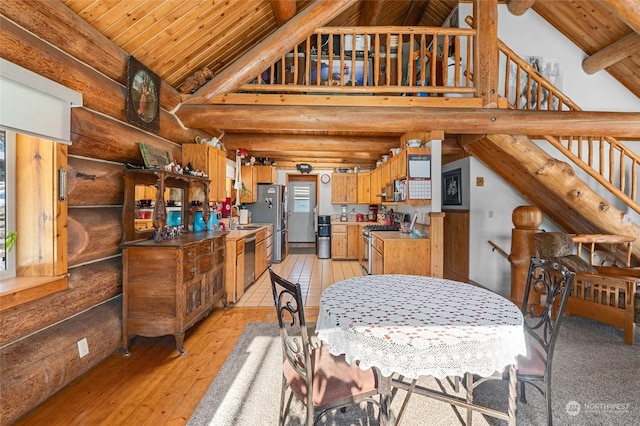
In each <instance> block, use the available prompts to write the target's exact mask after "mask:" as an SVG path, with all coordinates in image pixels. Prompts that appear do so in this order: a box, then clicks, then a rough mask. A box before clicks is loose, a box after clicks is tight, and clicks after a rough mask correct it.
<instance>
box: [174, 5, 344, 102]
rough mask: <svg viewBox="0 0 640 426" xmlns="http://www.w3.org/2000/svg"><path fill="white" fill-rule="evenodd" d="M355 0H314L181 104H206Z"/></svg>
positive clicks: (249, 76)
mask: <svg viewBox="0 0 640 426" xmlns="http://www.w3.org/2000/svg"><path fill="white" fill-rule="evenodd" d="M354 2H355V0H332V1H316V2H314V3H313V4H311V5H310V6H309V7H307V8H306V9H304V10H303V11H301V12H300V13H299V14H297V15H296V16H295V17H294V18H293V19H290V20H289V21H288V22H287V23H286V24H284V25H283V26H282V27H281V28H280V29H279V30H278V31H276V32H275V33H273V34H272V35H271V36H269V37H267V38H266V39H264V40H263V41H261V42H260V43H257V44H256V45H255V46H253V47H252V48H251V49H250V50H249V51H248V52H247V53H246V54H244V55H242V56H241V57H240V58H239V59H238V60H236V61H235V62H233V63H232V64H231V65H229V66H228V67H226V68H225V69H223V70H222V71H221V72H220V73H219V74H218V75H216V76H215V77H214V78H213V79H212V80H210V81H209V82H208V83H207V84H205V85H204V86H202V87H201V88H200V89H198V91H197V92H195V93H194V94H193V95H191V96H190V97H189V98H188V99H187V100H186V101H185V102H184V104H206V103H207V102H208V100H209V99H211V98H212V97H214V96H216V95H219V94H223V93H229V92H232V91H234V90H236V89H238V88H239V87H240V86H242V85H243V84H244V83H246V82H247V81H248V80H250V79H251V78H252V76H256V75H258V74H259V73H260V72H262V71H264V70H265V69H266V68H267V67H269V66H270V65H272V64H273V63H274V62H275V61H276V59H278V58H279V57H281V56H282V55H284V54H286V53H287V52H289V51H291V49H293V47H294V46H295V45H296V44H297V43H299V42H300V41H301V40H304V39H305V38H306V37H308V36H309V35H310V34H311V33H313V31H315V29H316V28H318V27H321V26H322V25H324V24H325V23H327V22H329V21H330V20H331V18H333V17H334V16H337V15H339V14H340V13H341V12H342V11H344V10H345V9H346V8H348V7H349V6H351V5H352V4H353V3H354Z"/></svg>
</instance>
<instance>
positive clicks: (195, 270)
mask: <svg viewBox="0 0 640 426" xmlns="http://www.w3.org/2000/svg"><path fill="white" fill-rule="evenodd" d="M197 271H198V268H196V267H195V266H194V267H193V268H191V269H189V272H191V275H195V274H196V272H197Z"/></svg>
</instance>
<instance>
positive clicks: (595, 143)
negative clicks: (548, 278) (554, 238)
mask: <svg viewBox="0 0 640 426" xmlns="http://www.w3.org/2000/svg"><path fill="white" fill-rule="evenodd" d="M498 45H499V49H500V56H501V58H500V59H501V60H500V63H501V64H504V67H505V68H504V69H503V72H502V73H500V74H501V76H502V79H503V81H502V83H503V84H501V86H502V87H503V88H502V92H501V93H500V95H501V96H503V97H504V98H505V99H507V100H508V101H509V107H510V108H517V109H529V110H534V109H535V110H554V111H580V108H579V107H578V106H577V105H576V104H575V103H574V102H572V101H571V100H570V99H569V98H568V97H567V96H566V95H564V94H563V93H562V92H560V91H559V90H558V89H557V88H555V87H554V86H553V85H552V84H551V83H550V82H549V81H548V80H547V79H545V78H544V77H543V76H542V75H541V74H540V73H539V72H538V71H537V70H536V69H534V68H533V67H532V66H531V65H530V64H529V63H527V62H526V61H524V60H523V59H521V58H519V57H518V56H517V55H516V54H515V53H514V52H513V51H511V50H510V49H509V48H508V47H506V46H505V45H504V44H503V43H502V42H500V41H499V44H498ZM515 88H517V90H515ZM531 138H536V139H538V140H541V141H547V142H548V143H549V144H550V145H551V146H552V147H554V148H555V149H557V150H558V151H559V152H560V153H562V154H564V155H565V156H566V157H567V158H568V159H569V160H570V161H572V162H573V164H574V165H575V166H576V167H578V168H580V169H581V170H584V171H585V172H586V173H587V174H588V175H589V176H590V177H591V178H593V180H594V181H595V182H597V184H599V185H601V186H602V187H603V188H605V189H606V190H608V191H609V192H610V193H611V194H612V195H613V197H615V201H614V202H610V201H608V200H606V199H604V198H602V197H601V196H600V195H598V193H597V192H596V191H594V190H593V189H592V187H591V186H590V185H588V184H586V183H585V182H584V181H582V180H581V179H580V178H578V177H577V176H576V174H575V171H574V169H573V168H572V166H571V165H570V164H568V163H565V162H562V161H560V160H557V159H555V158H553V157H552V156H551V155H550V154H549V153H548V152H547V151H545V150H543V149H542V148H541V147H540V143H539V142H534V141H533V140H532V139H531ZM465 150H466V151H467V152H468V153H470V154H471V155H473V156H474V157H475V158H477V159H478V160H480V161H481V162H482V163H484V164H485V165H486V166H487V167H489V168H491V169H492V170H493V171H494V172H495V173H496V174H498V175H500V176H501V177H502V178H503V179H505V180H506V181H507V182H509V183H510V184H511V185H512V186H513V187H514V188H516V189H517V190H518V191H519V192H520V193H521V194H522V195H523V197H524V198H526V199H527V200H528V201H529V202H531V203H532V204H534V205H536V206H537V207H538V208H540V209H541V210H542V212H543V213H544V214H545V216H547V217H548V218H550V219H551V220H552V221H553V222H554V223H556V224H557V225H558V226H560V227H561V228H563V229H564V230H565V231H566V232H571V233H587V234H623V235H630V236H633V237H635V238H636V239H637V241H640V226H638V225H637V224H635V223H633V222H632V220H631V218H630V217H629V215H628V214H626V213H625V210H626V209H627V208H631V209H633V210H634V211H636V212H638V213H640V205H639V204H638V197H639V194H638V181H639V180H640V157H639V156H638V155H636V154H635V153H634V152H632V151H630V150H628V149H627V148H626V147H625V146H624V145H623V144H622V143H621V142H620V141H618V140H616V139H614V138H611V137H607V136H604V135H601V136H593V135H588V136H560V135H544V136H538V135H487V136H486V137H484V138H482V139H480V140H478V141H476V142H473V143H471V144H469V145H467V146H466V147H465ZM613 197H612V198H613ZM614 204H615V205H614ZM623 209H624V210H623ZM615 254H616V256H617V257H621V256H622V257H621V258H624V257H623V250H622V247H620V248H619V252H618V253H615ZM632 263H633V265H635V266H640V244H635V246H634V249H633V260H632Z"/></svg>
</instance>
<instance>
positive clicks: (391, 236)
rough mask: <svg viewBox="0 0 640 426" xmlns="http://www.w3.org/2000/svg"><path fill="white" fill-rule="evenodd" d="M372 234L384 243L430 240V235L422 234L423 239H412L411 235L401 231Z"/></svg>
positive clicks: (375, 232) (374, 232)
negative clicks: (389, 241)
mask: <svg viewBox="0 0 640 426" xmlns="http://www.w3.org/2000/svg"><path fill="white" fill-rule="evenodd" d="M372 234H373V235H374V236H375V237H376V238H379V239H381V240H382V241H388V240H416V241H419V240H428V239H429V235H427V234H424V233H423V234H422V236H421V237H412V236H411V234H407V233H404V232H400V231H373V232H372Z"/></svg>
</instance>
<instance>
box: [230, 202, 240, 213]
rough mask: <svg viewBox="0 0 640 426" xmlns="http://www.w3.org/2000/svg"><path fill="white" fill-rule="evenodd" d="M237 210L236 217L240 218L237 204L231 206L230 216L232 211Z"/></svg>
mask: <svg viewBox="0 0 640 426" xmlns="http://www.w3.org/2000/svg"><path fill="white" fill-rule="evenodd" d="M234 208H235V209H237V210H238V211H237V212H236V216H240V206H239V205H237V204H234V205H232V206H231V216H233V209H234Z"/></svg>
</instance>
